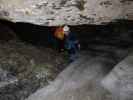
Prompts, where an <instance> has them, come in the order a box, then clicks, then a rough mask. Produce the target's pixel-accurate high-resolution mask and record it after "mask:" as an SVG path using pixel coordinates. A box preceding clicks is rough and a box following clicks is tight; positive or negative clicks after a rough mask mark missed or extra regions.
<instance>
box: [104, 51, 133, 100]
mask: <svg viewBox="0 0 133 100" xmlns="http://www.w3.org/2000/svg"><path fill="white" fill-rule="evenodd" d="M132 72H133V54H130V55H129V56H128V57H126V58H125V59H124V60H123V61H121V62H120V63H119V64H118V65H116V66H115V68H114V69H113V70H112V71H111V73H110V74H109V75H107V77H105V78H104V80H103V81H102V84H103V86H104V87H105V88H106V89H107V90H109V91H110V92H111V93H113V94H114V95H116V98H117V100H133V73H132Z"/></svg>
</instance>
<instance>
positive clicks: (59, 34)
mask: <svg viewBox="0 0 133 100" xmlns="http://www.w3.org/2000/svg"><path fill="white" fill-rule="evenodd" d="M54 36H55V37H56V38H57V39H60V40H63V39H64V37H65V35H64V31H63V28H62V27H58V28H57V29H56V30H55V33H54Z"/></svg>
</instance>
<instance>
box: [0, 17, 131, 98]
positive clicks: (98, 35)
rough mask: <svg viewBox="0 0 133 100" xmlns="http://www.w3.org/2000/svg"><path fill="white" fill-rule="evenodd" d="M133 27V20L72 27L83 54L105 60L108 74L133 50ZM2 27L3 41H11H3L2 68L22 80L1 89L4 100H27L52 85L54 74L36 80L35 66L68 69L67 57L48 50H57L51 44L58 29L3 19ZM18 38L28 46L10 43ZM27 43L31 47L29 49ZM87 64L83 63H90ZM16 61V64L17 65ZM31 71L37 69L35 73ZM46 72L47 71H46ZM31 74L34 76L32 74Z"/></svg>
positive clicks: (105, 72)
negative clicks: (51, 37) (49, 84)
mask: <svg viewBox="0 0 133 100" xmlns="http://www.w3.org/2000/svg"><path fill="white" fill-rule="evenodd" d="M132 25H133V22H132V21H124V20H122V21H118V22H113V23H109V24H107V25H77V26H70V27H71V31H72V32H73V33H75V34H76V35H77V38H78V39H79V41H80V44H81V54H82V53H85V55H87V56H90V57H89V58H88V59H87V61H88V60H90V59H92V60H93V59H94V58H95V57H100V58H101V59H100V58H99V59H100V61H102V60H103V61H102V62H103V63H104V61H107V63H104V64H103V65H104V68H103V69H102V70H103V72H104V74H108V73H109V72H110V71H111V70H112V68H113V67H114V65H116V64H117V63H118V62H120V61H121V60H122V59H123V58H124V57H125V56H127V54H128V52H129V51H130V50H132V47H133V45H132V44H133V35H132V34H133V29H132ZM0 26H1V29H0V40H2V41H5V42H7V44H6V43H5V42H4V43H5V44H3V43H1V42H0V46H1V47H0V53H1V56H0V64H1V67H0V68H3V70H7V71H9V73H11V76H12V75H13V76H14V77H16V79H18V83H17V85H16V83H13V84H10V83H9V84H8V85H4V86H3V87H1V88H0V99H1V100H9V99H10V100H20V99H21V100H24V98H26V97H28V96H29V95H30V94H32V93H33V92H35V91H36V90H37V89H38V88H40V87H43V86H45V85H46V84H48V82H47V80H46V79H49V77H50V78H51V77H52V78H53V77H54V78H55V73H54V74H52V75H51V74H50V76H47V77H42V78H41V79H36V78H35V76H36V73H34V71H35V72H36V71H37V70H36V68H35V67H34V66H36V67H37V68H38V66H39V67H42V66H44V64H47V63H49V64H50V67H51V66H52V70H54V72H55V70H57V69H58V68H60V67H61V69H64V68H65V67H66V66H64V63H65V62H64V61H62V59H63V60H64V58H63V57H61V58H60V57H58V56H59V55H58V54H57V52H56V51H55V50H54V49H52V50H53V51H52V52H51V50H49V49H48V50H47V49H46V50H45V49H44V48H53V45H54V44H53V41H52V42H51V41H49V36H51V35H50V34H52V33H53V32H54V28H55V26H53V27H48V26H39V25H33V24H29V23H22V22H21V23H12V22H8V21H3V20H1V21H0ZM15 39H18V40H19V39H20V40H21V41H22V42H24V43H25V44H21V43H20V44H19V43H18V44H17V43H15V45H14V44H12V43H11V44H10V43H9V44H8V41H9V40H15ZM9 42H10V41H9ZM16 42H17V41H16ZM27 44H30V45H28V46H27ZM38 47H43V49H42V50H39V49H40V48H38ZM47 54H48V55H47ZM53 55H54V56H53ZM49 56H50V60H47V59H46V58H48V59H49ZM56 57H57V58H56ZM56 59H59V62H61V63H59V64H55V62H56V63H57V61H56ZM54 60H55V61H54ZM87 61H83V62H85V63H86V62H87ZM5 62H6V63H5ZM13 62H15V64H16V65H15V64H14V63H13ZM92 62H93V61H92ZM94 62H95V59H94ZM108 62H109V63H108ZM23 64H24V65H23ZM52 64H55V65H52ZM87 64H88V63H87ZM33 65H34V66H33ZM62 66H63V67H62ZM85 66H86V65H85ZM85 66H82V67H81V68H80V66H79V68H80V69H81V70H82V69H85ZM46 67H47V66H46ZM29 69H33V71H32V70H29ZM45 70H46V69H45ZM45 70H43V71H44V72H45ZM31 71H32V72H33V73H31ZM60 71H62V70H59V71H58V73H56V75H57V74H59V73H60ZM25 72H26V73H25ZM39 73H41V72H39ZM9 75H10V74H9ZM81 76H82V75H81ZM14 77H13V79H14ZM11 78H12V77H11ZM7 79H8V77H7ZM25 80H26V81H25ZM4 81H5V80H4ZM1 82H2V81H1ZM42 84H43V85H42ZM25 91H26V92H25Z"/></svg>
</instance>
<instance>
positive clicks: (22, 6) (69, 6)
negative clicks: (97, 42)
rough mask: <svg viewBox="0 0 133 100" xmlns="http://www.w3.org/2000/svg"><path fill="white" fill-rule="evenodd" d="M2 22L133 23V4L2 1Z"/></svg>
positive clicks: (101, 0) (123, 0)
mask: <svg viewBox="0 0 133 100" xmlns="http://www.w3.org/2000/svg"><path fill="white" fill-rule="evenodd" d="M0 18H1V19H6V20H9V21H12V22H28V23H33V24H37V25H42V26H57V25H63V24H69V25H82V24H96V25H101V24H105V23H109V22H112V21H114V20H116V19H128V20H133V1H132V0H67V1H66V0H10V1H9V0H0Z"/></svg>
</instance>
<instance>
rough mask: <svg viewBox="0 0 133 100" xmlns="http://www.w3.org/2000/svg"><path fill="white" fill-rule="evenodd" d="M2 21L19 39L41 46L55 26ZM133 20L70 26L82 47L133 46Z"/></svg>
mask: <svg viewBox="0 0 133 100" xmlns="http://www.w3.org/2000/svg"><path fill="white" fill-rule="evenodd" d="M0 23H2V24H5V25H7V26H8V27H10V28H11V29H12V30H13V31H14V32H15V33H16V35H17V36H18V37H19V39H21V40H23V41H25V42H29V43H32V44H36V45H41V46H45V45H47V46H49V45H51V42H54V41H49V40H50V39H49V37H51V35H52V33H53V32H54V30H55V27H54V26H53V27H48V26H39V25H34V24H30V23H23V22H18V23H12V22H8V21H4V20H0ZM132 24H133V21H128V20H119V21H117V22H112V23H109V24H106V25H77V26H70V27H71V31H72V33H75V34H76V35H77V38H78V39H79V41H80V43H81V47H82V49H92V48H91V47H92V46H95V45H110V46H115V47H120V48H128V47H130V46H132V43H133V41H132V38H133V35H132V33H133V29H132Z"/></svg>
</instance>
